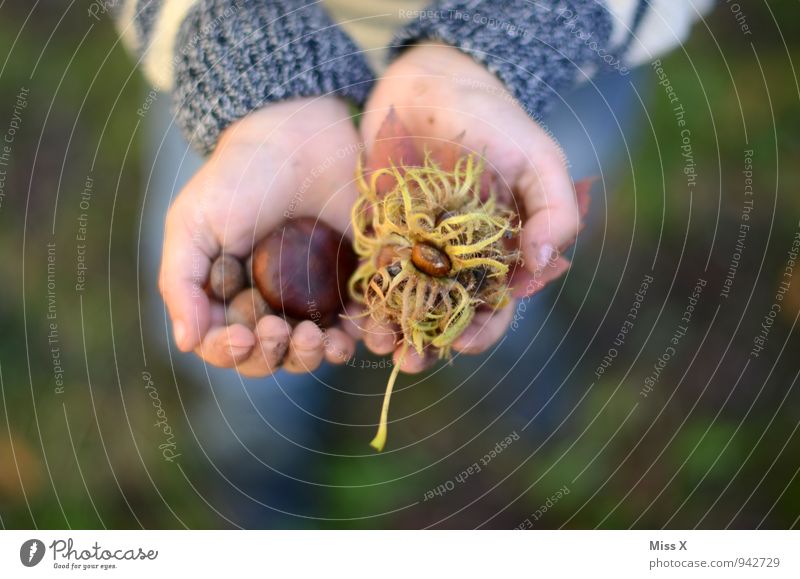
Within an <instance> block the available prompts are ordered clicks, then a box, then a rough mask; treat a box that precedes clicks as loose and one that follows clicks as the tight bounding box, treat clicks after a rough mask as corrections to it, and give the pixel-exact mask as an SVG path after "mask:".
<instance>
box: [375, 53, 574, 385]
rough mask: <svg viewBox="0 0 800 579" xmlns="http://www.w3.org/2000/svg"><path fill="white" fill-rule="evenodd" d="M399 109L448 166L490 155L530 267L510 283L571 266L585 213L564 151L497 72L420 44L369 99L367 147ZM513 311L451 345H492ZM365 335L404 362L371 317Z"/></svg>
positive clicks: (541, 280)
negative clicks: (565, 251)
mask: <svg viewBox="0 0 800 579" xmlns="http://www.w3.org/2000/svg"><path fill="white" fill-rule="evenodd" d="M392 108H394V111H395V113H396V114H397V117H398V118H399V120H400V121H401V122H402V123H403V124H404V125H405V127H406V129H408V131H409V132H410V134H411V136H412V137H413V139H414V141H415V143H419V144H420V145H421V146H423V147H424V148H426V149H427V150H428V151H430V152H431V153H432V154H433V156H434V158H436V159H437V161H438V162H440V163H441V164H442V165H444V166H445V167H446V168H450V167H447V166H448V165H450V166H452V164H453V163H454V162H455V159H456V156H457V155H458V154H463V153H468V152H474V153H478V154H481V155H483V157H484V158H485V159H486V169H487V172H486V174H487V175H488V176H490V178H491V180H492V185H493V186H494V189H495V191H496V192H497V195H498V197H499V198H500V200H501V201H503V202H505V203H506V204H508V205H509V206H510V207H512V208H513V209H514V210H515V211H516V212H517V213H518V214H519V215H520V220H521V225H522V233H521V235H520V250H521V254H522V257H523V260H522V261H523V266H522V267H519V268H517V270H516V271H515V272H514V274H513V277H512V280H511V285H512V287H513V288H514V296H515V297H517V298H520V297H523V296H529V295H531V294H533V293H535V292H536V291H539V290H540V289H541V288H542V287H544V286H545V285H546V284H547V283H548V282H550V281H552V280H554V279H555V278H557V277H559V276H560V275H561V274H563V273H564V272H565V271H566V270H567V268H568V267H569V262H568V261H567V260H566V259H565V258H564V257H563V256H561V254H560V249H561V248H564V247H566V246H568V245H570V244H571V243H572V242H573V241H574V239H575V237H576V235H577V233H578V230H579V227H580V217H581V216H580V211H579V207H578V203H577V201H576V195H575V190H574V188H573V185H572V181H571V179H570V177H569V174H568V172H567V168H566V164H565V159H564V155H563V153H562V152H561V150H560V148H559V146H558V145H557V143H556V142H555V141H554V140H553V139H552V138H551V137H550V136H549V135H548V133H547V132H546V131H545V129H544V128H542V127H541V126H540V125H538V124H537V123H536V122H534V121H533V120H532V119H531V118H530V116H529V115H528V114H527V113H526V111H525V110H524V109H523V108H522V107H521V106H520V105H519V104H518V103H517V101H515V99H513V97H512V96H511V95H510V94H509V93H508V91H507V90H506V89H505V87H504V85H503V84H502V82H501V81H500V80H499V79H498V78H497V77H496V76H494V75H493V74H492V73H490V72H489V71H488V70H487V69H486V68H484V67H483V66H482V65H480V64H478V63H477V62H476V61H474V60H473V59H472V58H470V57H469V56H467V55H465V54H463V53H461V52H460V51H458V50H457V49H455V48H453V47H451V46H447V45H444V44H438V43H433V44H425V45H422V44H420V45H416V46H413V47H411V48H409V49H407V50H406V51H405V52H404V53H403V54H402V55H401V56H400V57H399V58H398V59H397V60H396V61H395V62H394V63H393V64H392V65H391V66H390V67H389V68H388V69H387V71H386V73H385V75H384V76H383V77H381V78H380V79H379V81H378V83H377V85H376V87H375V89H374V90H373V93H372V95H371V97H370V99H369V102H368V103H367V106H366V110H365V112H364V115H363V118H362V125H361V132H362V136H363V138H364V141H365V143H366V146H367V149H368V150H370V149H371V148H372V147H374V145H375V141H376V135H378V131H379V129H380V127H381V125H382V123H383V121H384V119H386V117H387V114H388V113H389V111H390V110H391V109H392ZM395 161H396V162H399V161H398V160H395ZM514 307H515V302H514V301H512V303H510V304H509V305H508V306H506V307H504V308H502V309H500V310H497V311H493V312H489V311H486V312H478V314H477V315H476V316H475V319H474V321H473V322H472V324H471V325H470V326H469V327H468V328H467V329H466V330H465V331H464V333H463V334H461V336H460V337H459V338H458V339H457V341H456V342H455V343H454V344H453V348H454V350H456V351H458V352H463V353H479V352H482V351H484V350H486V349H488V348H489V347H490V346H491V345H493V344H494V343H495V342H497V340H499V339H500V338H501V337H502V336H503V334H504V333H505V331H506V330H507V328H508V326H509V324H510V323H511V321H512V319H513V316H514ZM361 331H362V333H363V338H364V342H365V344H366V345H367V347H368V348H369V349H370V350H372V351H373V352H375V353H378V354H389V353H391V352H393V351H394V352H395V358H396V362H401V360H399V359H398V358H399V351H400V350H399V348H398V336H397V334H396V331H395V329H393V328H388V327H384V326H382V325H380V324H378V323H377V322H375V321H374V320H367V321H364V322H362V323H361ZM430 362H431V356H427V357H425V359H421V358H420V357H419V356H418V355H417V354H416V353H415V352H413V351H411V350H410V351H409V352H408V353H407V354H406V356H405V358H404V360H403V361H402V369H403V371H406V372H418V371H421V370H423V369H424V368H425V367H427V365H428V364H429V363H430Z"/></svg>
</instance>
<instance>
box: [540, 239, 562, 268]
mask: <svg viewBox="0 0 800 579" xmlns="http://www.w3.org/2000/svg"><path fill="white" fill-rule="evenodd" d="M556 257H558V253H557V252H556V248H555V247H553V245H552V244H550V243H545V244H542V245H541V246H540V247H539V250H538V251H537V252H536V269H537V270H539V271H541V270H543V269H544V268H545V267H547V266H548V265H550V264H551V263H552V262H553V260H555V258H556Z"/></svg>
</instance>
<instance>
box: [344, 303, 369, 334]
mask: <svg viewBox="0 0 800 579" xmlns="http://www.w3.org/2000/svg"><path fill="white" fill-rule="evenodd" d="M364 314H365V310H364V308H363V307H361V306H360V305H358V304H356V303H354V302H350V303H348V304H347V306H346V307H345V310H344V315H343V316H342V317H341V327H342V329H343V330H344V331H345V332H347V335H348V336H350V337H351V338H353V339H354V340H361V339H363V337H364V328H365V327H366V324H367V320H368V319H369V317H368V316H366V315H364Z"/></svg>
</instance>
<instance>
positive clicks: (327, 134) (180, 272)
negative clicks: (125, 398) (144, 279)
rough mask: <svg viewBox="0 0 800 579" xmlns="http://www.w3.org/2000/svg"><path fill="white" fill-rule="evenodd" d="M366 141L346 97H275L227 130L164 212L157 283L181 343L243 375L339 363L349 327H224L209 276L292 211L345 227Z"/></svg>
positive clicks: (276, 322)
mask: <svg viewBox="0 0 800 579" xmlns="http://www.w3.org/2000/svg"><path fill="white" fill-rule="evenodd" d="M360 150H361V148H360V147H359V140H358V133H357V131H356V129H355V126H354V124H353V122H352V119H351V116H350V114H349V112H348V109H347V105H346V104H345V103H344V102H343V101H341V100H339V99H336V98H333V97H325V98H319V99H298V100H292V101H287V102H282V103H276V104H271V105H269V106H267V107H265V108H263V109H260V110H258V111H256V112H253V113H251V114H249V115H247V116H246V117H244V118H243V119H241V120H239V121H238V122H237V123H235V124H233V125H231V126H230V127H229V128H228V129H226V130H225V132H224V133H223V134H222V137H221V138H220V140H219V142H218V144H217V147H216V149H215V151H214V153H213V154H212V155H211V157H210V158H209V159H208V161H207V162H206V164H205V165H204V166H203V167H202V168H201V169H200V171H198V173H197V174H196V175H195V176H194V177H193V178H192V180H191V181H190V182H189V184H188V185H187V186H186V188H185V189H184V190H183V191H181V193H180V195H179V196H178V197H177V198H176V199H175V202H174V203H173V205H172V207H171V208H170V210H169V214H168V215H167V223H166V235H165V240H164V252H163V256H162V262H161V275H160V280H159V287H160V289H161V294H162V295H163V297H164V301H165V302H166V304H167V308H168V310H169V315H170V317H171V319H172V323H173V329H174V332H175V341H176V342H177V344H178V347H179V348H180V349H181V350H183V351H190V350H195V352H196V353H197V354H198V355H199V356H200V357H202V358H203V359H204V360H206V361H207V362H209V363H211V364H213V365H214V366H221V367H232V366H235V367H236V369H237V370H238V371H239V372H241V373H242V374H244V375H246V376H264V375H268V374H270V373H272V372H274V371H276V370H277V369H278V367H280V366H281V365H283V367H285V368H286V369H287V370H289V371H294V372H310V371H312V370H314V369H315V368H317V367H318V366H319V364H320V363H321V361H322V359H323V358H327V359H328V360H329V361H331V362H333V363H342V362H345V361H346V360H347V358H349V357H350V356H351V355H352V353H353V351H354V349H355V343H354V341H353V339H352V338H351V337H350V336H348V335H347V334H346V333H345V332H343V331H342V330H341V329H338V328H331V329H328V330H327V336H323V335H322V332H321V331H320V330H319V328H318V327H317V326H316V325H315V324H314V323H312V322H310V321H304V322H302V323H300V324H298V325H297V327H295V328H294V331H292V328H291V326H289V324H288V323H287V322H286V321H285V320H284V319H283V318H280V317H278V316H274V315H270V316H266V317H264V318H262V319H261V320H260V321H259V322H258V325H257V327H256V330H255V332H253V331H251V330H250V329H248V328H247V327H245V326H243V325H233V326H226V325H225V312H224V309H223V306H222V304H220V303H216V302H212V301H210V300H209V299H208V297H206V294H205V292H204V291H203V285H204V284H205V282H206V279H207V277H208V272H209V268H210V266H211V262H212V260H213V259H214V258H215V257H217V256H218V255H219V254H220V253H222V252H225V253H229V254H232V255H236V256H238V257H240V258H243V259H244V258H246V257H247V256H248V255H249V254H250V252H251V250H252V247H253V244H254V242H257V241H259V240H260V239H261V238H263V237H264V236H265V235H267V234H268V233H269V232H270V231H272V230H273V229H275V228H276V227H278V226H279V225H281V223H282V222H284V221H285V220H286V219H287V218H293V217H302V216H308V217H313V218H318V219H322V220H323V221H325V222H327V223H328V224H330V225H331V226H332V227H334V228H336V229H338V230H339V231H342V232H345V231H348V230H349V223H350V208H351V207H352V205H353V202H354V200H355V198H356V191H355V188H354V185H353V170H354V167H355V164H356V159H357V155H358V154H359V152H360ZM323 338H324V339H323Z"/></svg>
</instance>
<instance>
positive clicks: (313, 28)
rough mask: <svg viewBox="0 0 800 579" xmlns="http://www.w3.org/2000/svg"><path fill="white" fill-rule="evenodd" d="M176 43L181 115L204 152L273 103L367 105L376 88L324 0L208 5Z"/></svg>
mask: <svg viewBox="0 0 800 579" xmlns="http://www.w3.org/2000/svg"><path fill="white" fill-rule="evenodd" d="M176 40H177V42H176V45H175V76H174V88H173V99H174V107H175V116H176V119H177V123H178V124H179V125H180V126H181V128H182V129H183V131H184V133H185V135H186V137H187V138H188V139H189V141H190V142H191V143H192V145H193V146H195V147H196V148H197V149H199V150H200V151H201V152H202V153H209V152H210V151H212V150H213V149H214V146H215V145H216V142H217V139H218V137H219V135H220V133H221V132H222V131H223V130H224V129H225V128H226V127H227V126H229V125H230V124H231V123H233V122H234V121H236V120H238V119H240V118H242V117H244V116H245V115H247V114H248V113H250V112H252V111H254V110H256V109H258V108H260V107H262V106H264V105H266V104H268V103H271V102H275V101H281V100H286V99H290V98H295V97H310V96H320V95H328V94H332V95H336V96H339V97H344V98H347V99H351V100H352V101H355V102H356V103H357V104H359V105H362V104H363V103H364V101H365V100H366V97H367V94H368V92H369V90H370V87H371V85H372V82H373V75H372V72H371V70H370V69H369V66H368V65H367V63H366V60H365V59H364V57H363V55H362V54H361V53H360V51H359V49H358V48H357V47H356V45H355V44H354V43H353V42H352V40H351V39H350V38H349V37H348V36H347V35H346V34H345V33H344V32H343V31H342V30H341V29H340V28H338V27H337V26H336V25H335V24H334V23H333V21H332V20H331V18H330V17H329V16H328V14H327V13H326V12H325V11H324V9H323V8H322V7H321V5H320V3H319V2H317V3H310V4H309V3H307V2H306V0H269V1H265V0H202V1H200V2H198V3H197V5H195V6H194V7H193V8H192V9H191V11H190V12H189V13H188V14H187V16H186V19H185V20H184V21H183V24H182V25H181V28H180V31H179V33H178V37H177V39H176Z"/></svg>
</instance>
